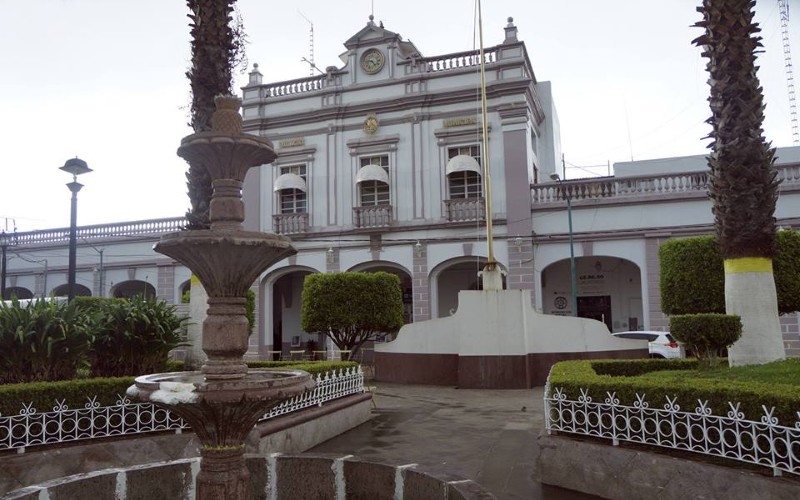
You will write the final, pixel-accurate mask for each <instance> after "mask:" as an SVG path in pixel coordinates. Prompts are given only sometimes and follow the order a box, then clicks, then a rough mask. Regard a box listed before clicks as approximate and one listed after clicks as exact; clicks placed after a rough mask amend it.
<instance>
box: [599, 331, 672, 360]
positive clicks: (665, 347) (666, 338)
mask: <svg viewBox="0 0 800 500" xmlns="http://www.w3.org/2000/svg"><path fill="white" fill-rule="evenodd" d="M611 335H613V336H615V337H617V338H619V339H635V340H646V341H647V342H648V343H649V344H648V348H649V351H650V357H651V358H667V359H676V358H685V357H686V351H685V350H684V348H683V346H682V345H680V344H679V343H678V341H677V340H675V338H674V337H673V336H672V335H670V334H669V332H616V333H612V334H611Z"/></svg>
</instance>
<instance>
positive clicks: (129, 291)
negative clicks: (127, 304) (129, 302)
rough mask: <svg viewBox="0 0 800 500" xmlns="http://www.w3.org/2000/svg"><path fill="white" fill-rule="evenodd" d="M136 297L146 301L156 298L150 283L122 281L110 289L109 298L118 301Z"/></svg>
mask: <svg viewBox="0 0 800 500" xmlns="http://www.w3.org/2000/svg"><path fill="white" fill-rule="evenodd" d="M137 295H141V296H144V298H146V299H149V298H153V297H155V296H156V289H155V287H154V286H153V285H151V284H150V283H148V282H146V281H141V280H128V281H122V282H120V283H117V284H116V285H114V287H113V288H112V289H111V296H112V297H116V298H118V299H132V298H133V297H136V296H137Z"/></svg>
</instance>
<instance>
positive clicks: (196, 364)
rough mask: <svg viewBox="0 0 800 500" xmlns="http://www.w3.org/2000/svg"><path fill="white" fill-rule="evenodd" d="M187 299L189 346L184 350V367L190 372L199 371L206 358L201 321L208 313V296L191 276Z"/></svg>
mask: <svg viewBox="0 0 800 500" xmlns="http://www.w3.org/2000/svg"><path fill="white" fill-rule="evenodd" d="M190 293H191V295H190V298H189V325H188V327H187V337H188V338H189V346H188V347H187V348H186V367H187V368H188V369H190V370H199V369H200V367H201V366H203V363H205V362H206V359H208V356H206V353H204V352H203V321H205V319H206V315H207V314H206V312H207V311H208V303H207V302H208V294H207V293H206V289H205V288H203V285H201V284H200V280H198V279H197V277H195V276H192V288H191V292H190Z"/></svg>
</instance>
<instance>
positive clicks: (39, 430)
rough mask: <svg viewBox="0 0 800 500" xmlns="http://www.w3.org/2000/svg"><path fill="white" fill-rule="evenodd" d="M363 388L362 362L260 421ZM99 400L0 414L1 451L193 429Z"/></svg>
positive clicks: (143, 408) (148, 407)
mask: <svg viewBox="0 0 800 500" xmlns="http://www.w3.org/2000/svg"><path fill="white" fill-rule="evenodd" d="M362 392H364V373H363V372H362V371H361V367H360V366H359V367H354V368H347V369H343V370H339V371H335V370H334V371H333V372H328V373H326V374H324V375H321V374H320V375H317V377H316V386H315V387H314V389H312V390H311V391H307V392H305V393H303V394H300V395H298V396H295V397H293V398H291V399H288V400H286V401H284V402H283V403H281V404H280V405H278V406H276V407H275V408H273V409H272V410H271V411H270V412H268V413H266V414H265V415H264V416H263V417H262V418H261V419H260V420H259V421H260V422H263V421H265V420H269V419H271V418H275V417H278V416H281V415H285V414H287V413H291V412H295V411H299V410H302V409H304V408H308V407H311V406H322V405H323V404H324V403H325V402H327V401H331V400H333V399H338V398H342V397H345V396H348V395H350V394H359V393H362ZM96 399H97V398H96V397H95V398H90V399H89V400H88V401H87V403H86V404H85V405H84V407H83V408H76V409H70V408H68V407H67V405H66V404H65V403H64V401H63V400H62V401H56V403H55V406H53V409H52V411H48V412H44V413H39V412H38V411H37V410H36V408H33V404H32V403H29V404H25V405H23V407H22V409H21V410H20V411H19V414H18V415H10V416H2V415H0V450H13V449H15V450H17V451H18V452H20V453H22V452H24V451H25V448H28V447H31V446H39V445H46V444H55V443H66V442H74V441H85V440H91V439H98V438H106V437H112V436H122V435H125V436H130V435H135V434H145V433H150V432H158V431H170V430H171V431H175V432H178V433H180V432H182V431H183V430H190V427H189V425H188V424H187V423H186V422H184V421H183V419H181V418H180V417H178V416H177V415H176V414H173V413H171V412H170V411H169V410H167V409H165V408H162V407H158V406H156V405H153V404H151V403H134V402H131V400H130V399H129V398H127V397H125V396H119V395H118V396H117V401H116V402H115V403H114V404H113V405H112V406H100V403H98V402H97V400H96Z"/></svg>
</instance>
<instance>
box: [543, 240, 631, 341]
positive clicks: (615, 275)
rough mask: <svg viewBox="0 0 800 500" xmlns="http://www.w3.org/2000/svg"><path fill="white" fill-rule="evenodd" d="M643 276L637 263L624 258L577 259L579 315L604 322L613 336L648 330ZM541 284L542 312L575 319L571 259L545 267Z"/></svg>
mask: <svg viewBox="0 0 800 500" xmlns="http://www.w3.org/2000/svg"><path fill="white" fill-rule="evenodd" d="M641 274H642V273H641V269H640V268H639V266H638V265H637V264H636V263H634V262H632V261H630V260H627V259H623V258H620V257H612V256H602V255H592V256H588V257H576V258H575V275H576V281H577V285H578V291H577V299H578V300H577V302H578V303H577V313H578V314H577V315H578V316H579V317H582V318H592V319H596V320H598V321H602V322H604V323H605V324H606V326H608V329H609V330H610V331H612V332H620V331H626V330H642V329H644V327H645V321H644V310H643V305H642V275H641ZM541 284H542V311H543V312H544V313H545V314H556V315H561V316H570V315H572V310H573V309H572V308H573V307H574V306H573V304H572V303H571V302H572V289H571V276H570V265H569V259H568V258H567V259H562V260H558V261H556V262H553V263H552V264H550V265H548V266H547V267H545V268H544V270H542V275H541Z"/></svg>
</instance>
